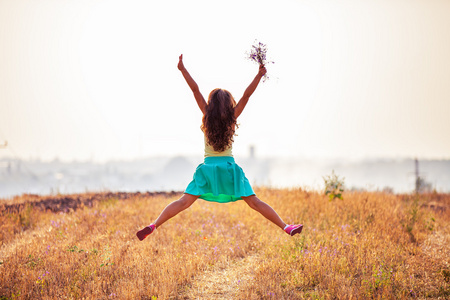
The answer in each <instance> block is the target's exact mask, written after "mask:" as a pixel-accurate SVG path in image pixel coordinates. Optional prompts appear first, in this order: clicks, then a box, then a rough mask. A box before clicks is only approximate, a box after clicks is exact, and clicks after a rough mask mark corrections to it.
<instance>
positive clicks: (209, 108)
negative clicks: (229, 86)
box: [201, 89, 237, 152]
mask: <svg viewBox="0 0 450 300" xmlns="http://www.w3.org/2000/svg"><path fill="white" fill-rule="evenodd" d="M235 106H236V101H234V98H233V96H232V95H231V93H230V92H229V91H227V90H223V89H214V90H212V91H211V93H209V97H208V103H207V105H206V112H205V114H204V115H203V119H202V126H201V129H202V130H203V132H204V133H205V136H206V142H207V143H208V144H209V145H211V147H213V149H214V151H217V152H222V151H225V149H227V148H229V147H230V146H231V144H232V143H233V136H234V132H235V129H236V127H237V124H236V117H235V116H234V107H235Z"/></svg>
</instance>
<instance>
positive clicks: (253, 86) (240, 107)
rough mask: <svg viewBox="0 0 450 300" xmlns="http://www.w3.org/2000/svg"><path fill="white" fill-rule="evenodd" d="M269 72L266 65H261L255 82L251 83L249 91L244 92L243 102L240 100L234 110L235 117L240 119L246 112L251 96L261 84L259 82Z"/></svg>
mask: <svg viewBox="0 0 450 300" xmlns="http://www.w3.org/2000/svg"><path fill="white" fill-rule="evenodd" d="M266 72H267V70H266V68H265V67H264V65H259V71H258V74H256V76H255V78H254V79H253V81H252V82H251V83H250V85H249V86H248V87H247V89H246V90H245V92H244V95H243V96H242V98H241V100H239V102H238V104H236V107H235V108H234V116H235V117H236V119H237V117H239V116H240V114H241V113H242V111H243V110H244V108H245V106H246V105H247V102H248V99H250V96H251V95H252V94H253V92H254V91H255V90H256V87H257V86H258V84H259V81H260V80H261V78H262V77H263V76H264V74H266Z"/></svg>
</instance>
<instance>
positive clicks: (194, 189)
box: [136, 55, 303, 241]
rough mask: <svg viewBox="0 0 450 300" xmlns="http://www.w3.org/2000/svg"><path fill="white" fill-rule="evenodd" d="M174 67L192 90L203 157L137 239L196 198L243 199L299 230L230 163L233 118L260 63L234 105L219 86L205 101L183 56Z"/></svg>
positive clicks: (256, 81)
mask: <svg viewBox="0 0 450 300" xmlns="http://www.w3.org/2000/svg"><path fill="white" fill-rule="evenodd" d="M178 69H179V70H180V71H181V74H183V77H184V79H185V80H186V82H187V84H188V85H189V87H190V88H191V90H192V92H193V93H194V98H195V100H196V101H197V104H198V106H199V108H200V110H201V111H202V113H203V119H202V126H201V129H202V131H203V133H204V134H205V160H204V163H202V164H200V165H199V166H198V167H197V169H196V170H195V173H194V178H193V180H192V181H191V183H189V185H188V186H187V188H186V190H185V192H184V194H183V196H182V197H181V198H180V199H178V200H176V201H174V202H172V203H170V204H169V205H167V206H166V208H164V210H163V211H162V212H161V214H160V215H159V217H158V218H157V219H156V221H155V222H154V223H152V224H150V225H148V226H146V227H144V228H143V229H141V230H139V231H138V232H137V233H136V235H137V237H138V238H139V240H141V241H142V240H143V239H145V238H146V237H147V236H148V235H149V234H151V233H152V232H153V231H155V230H156V228H158V227H159V226H161V225H162V224H164V223H165V222H166V221H167V220H169V219H170V218H172V217H174V216H175V215H177V214H178V213H180V212H181V211H183V210H185V209H186V208H188V207H189V206H191V205H192V203H194V202H195V200H197V199H198V198H201V199H203V200H207V201H213V202H219V203H227V202H234V201H237V200H244V201H245V202H246V203H247V204H248V205H249V206H250V207H251V208H253V209H254V210H256V211H257V212H259V213H260V214H262V215H263V216H264V217H266V218H267V219H268V220H269V221H271V222H273V223H274V224H275V225H277V226H278V227H280V228H281V229H283V230H284V231H285V232H286V233H287V234H290V235H294V234H297V233H300V232H302V229H303V225H301V224H300V225H287V224H286V223H284V221H283V220H282V219H281V218H280V217H279V216H278V214H277V213H276V212H275V210H274V209H273V208H272V207H270V205H268V204H267V203H265V202H263V201H261V200H260V199H259V198H258V197H256V195H255V193H254V192H253V189H252V187H251V186H250V183H249V181H248V179H247V178H246V177H245V174H244V172H243V171H242V169H241V167H239V166H238V165H237V164H236V163H235V162H234V158H233V154H232V148H233V136H234V132H235V129H236V119H237V118H238V117H239V115H240V114H241V113H242V111H243V110H244V108H245V106H246V105H247V102H248V100H249V98H250V96H251V95H252V94H253V92H254V91H255V89H256V87H257V86H258V84H259V81H260V80H261V78H262V77H263V76H264V74H266V68H265V67H264V65H260V66H259V71H258V74H257V75H256V76H255V78H254V79H253V81H252V82H251V83H250V85H249V86H248V87H247V89H246V90H245V92H244V95H243V96H242V98H241V99H240V100H239V102H238V103H237V104H236V102H235V101H234V98H233V96H232V95H231V94H230V92H228V91H226V90H223V89H214V90H213V91H212V92H211V93H210V94H209V97H208V103H207V102H206V101H205V99H204V98H203V96H202V94H201V93H200V90H199V88H198V85H197V83H196V82H195V81H194V79H192V77H191V75H190V74H189V72H188V71H187V70H186V68H185V67H184V64H183V55H180V57H179V62H178Z"/></svg>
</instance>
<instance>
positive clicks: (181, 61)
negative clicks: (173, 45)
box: [178, 54, 184, 71]
mask: <svg viewBox="0 0 450 300" xmlns="http://www.w3.org/2000/svg"><path fill="white" fill-rule="evenodd" d="M178 70H180V71H183V70H184V64H183V54H181V55H180V57H179V61H178Z"/></svg>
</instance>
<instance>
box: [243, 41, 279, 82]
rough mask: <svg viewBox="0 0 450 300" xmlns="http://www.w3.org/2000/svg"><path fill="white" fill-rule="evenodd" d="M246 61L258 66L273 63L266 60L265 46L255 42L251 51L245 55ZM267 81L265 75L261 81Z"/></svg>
mask: <svg viewBox="0 0 450 300" xmlns="http://www.w3.org/2000/svg"><path fill="white" fill-rule="evenodd" d="M247 59H249V60H251V61H254V62H256V63H257V64H260V65H267V64H270V63H272V64H273V63H274V62H273V61H268V60H267V45H265V44H263V43H261V42H258V41H256V40H255V44H253V45H252V49H251V50H250V52H249V53H247ZM267 79H269V77H268V76H267V73H266V74H265V75H264V77H263V81H266V80H267Z"/></svg>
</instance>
